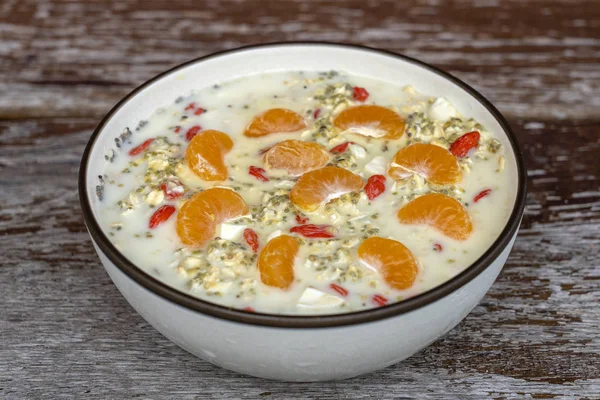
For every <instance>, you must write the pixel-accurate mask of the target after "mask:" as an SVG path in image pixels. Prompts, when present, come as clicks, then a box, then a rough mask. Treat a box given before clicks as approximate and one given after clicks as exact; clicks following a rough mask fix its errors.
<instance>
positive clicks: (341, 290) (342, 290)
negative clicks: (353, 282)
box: [329, 283, 349, 297]
mask: <svg viewBox="0 0 600 400" xmlns="http://www.w3.org/2000/svg"><path fill="white" fill-rule="evenodd" d="M329 287H330V288H331V289H333V290H335V291H336V292H338V293H339V294H340V295H341V296H344V297H346V296H348V293H349V292H348V290H346V289H345V288H343V287H341V286H340V285H336V284H335V283H332V284H331V285H329Z"/></svg>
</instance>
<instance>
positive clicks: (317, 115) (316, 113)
mask: <svg viewBox="0 0 600 400" xmlns="http://www.w3.org/2000/svg"><path fill="white" fill-rule="evenodd" d="M319 115H321V109H320V108H317V109H316V110H315V112H314V113H313V118H314V119H317V118H319Z"/></svg>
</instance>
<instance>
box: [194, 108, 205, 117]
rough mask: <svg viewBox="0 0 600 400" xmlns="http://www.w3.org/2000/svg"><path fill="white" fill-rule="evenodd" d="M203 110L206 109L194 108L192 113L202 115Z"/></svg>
mask: <svg viewBox="0 0 600 400" xmlns="http://www.w3.org/2000/svg"><path fill="white" fill-rule="evenodd" d="M204 111H206V110H205V109H204V108H202V107H198V108H196V111H194V115H202V114H204Z"/></svg>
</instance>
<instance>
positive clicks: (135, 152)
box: [129, 139, 154, 156]
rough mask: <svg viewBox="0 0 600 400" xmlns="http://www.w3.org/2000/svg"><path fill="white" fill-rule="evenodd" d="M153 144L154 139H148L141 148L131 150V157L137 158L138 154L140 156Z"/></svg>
mask: <svg viewBox="0 0 600 400" xmlns="http://www.w3.org/2000/svg"><path fill="white" fill-rule="evenodd" d="M152 142H154V139H148V140H146V141H145V142H144V143H142V144H140V145H139V146H137V147H134V148H133V149H131V150H130V151H129V155H130V156H137V155H138V154H140V153H142V152H143V151H144V150H146V149H147V148H148V147H150V145H151V144H152Z"/></svg>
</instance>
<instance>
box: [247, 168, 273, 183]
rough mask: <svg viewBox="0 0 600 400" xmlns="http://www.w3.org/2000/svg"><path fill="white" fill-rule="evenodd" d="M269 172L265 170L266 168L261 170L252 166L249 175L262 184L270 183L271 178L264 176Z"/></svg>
mask: <svg viewBox="0 0 600 400" xmlns="http://www.w3.org/2000/svg"><path fill="white" fill-rule="evenodd" d="M266 172H267V171H265V170H264V168H259V167H255V166H253V165H251V166H250V167H248V173H249V174H250V175H252V176H253V177H255V178H256V179H258V180H259V181H261V182H268V181H269V178H267V177H266V176H265V175H264V174H265V173H266Z"/></svg>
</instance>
